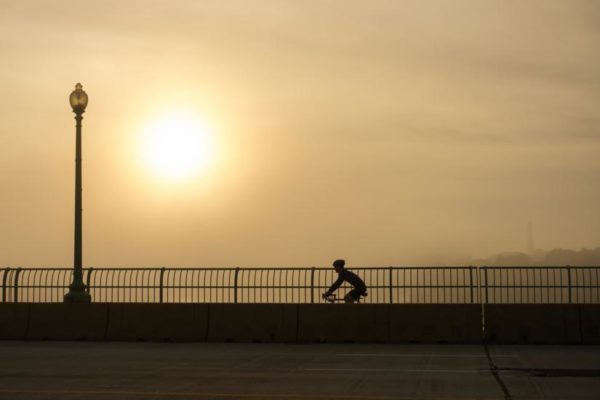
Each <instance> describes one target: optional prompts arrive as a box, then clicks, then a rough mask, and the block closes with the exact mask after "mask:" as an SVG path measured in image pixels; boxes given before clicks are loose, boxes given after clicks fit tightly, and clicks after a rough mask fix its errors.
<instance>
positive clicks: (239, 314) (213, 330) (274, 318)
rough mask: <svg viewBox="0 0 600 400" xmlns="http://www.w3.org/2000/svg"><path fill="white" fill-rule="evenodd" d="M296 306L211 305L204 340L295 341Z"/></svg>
mask: <svg viewBox="0 0 600 400" xmlns="http://www.w3.org/2000/svg"><path fill="white" fill-rule="evenodd" d="M297 314H298V305H297V304H211V305H210V321H209V328H208V341H211V342H227V341H232V342H295V341H296V339H297V333H296V332H297Z"/></svg>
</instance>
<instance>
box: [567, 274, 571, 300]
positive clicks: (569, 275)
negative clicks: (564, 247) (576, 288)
mask: <svg viewBox="0 0 600 400" xmlns="http://www.w3.org/2000/svg"><path fill="white" fill-rule="evenodd" d="M567 276H568V277H569V304H571V266H570V265H567Z"/></svg>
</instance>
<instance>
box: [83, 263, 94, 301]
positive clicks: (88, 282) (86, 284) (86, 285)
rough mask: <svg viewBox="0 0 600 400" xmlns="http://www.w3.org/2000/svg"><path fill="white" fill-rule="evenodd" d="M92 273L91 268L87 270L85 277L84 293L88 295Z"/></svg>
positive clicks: (92, 269)
mask: <svg viewBox="0 0 600 400" xmlns="http://www.w3.org/2000/svg"><path fill="white" fill-rule="evenodd" d="M92 271H94V268H93V267H90V268H88V270H87V275H86V276H85V291H86V292H87V293H88V294H90V282H91V280H92Z"/></svg>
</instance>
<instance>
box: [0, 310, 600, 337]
mask: <svg viewBox="0 0 600 400" xmlns="http://www.w3.org/2000/svg"><path fill="white" fill-rule="evenodd" d="M481 321H482V320H481V306H480V305H476V304H406V305H404V304H393V305H388V304H358V305H356V304H331V305H330V304H127V303H115V304H103V303H92V304H63V303H46V304H43V303H30V304H28V303H0V339H17V340H20V339H32V340H44V339H54V340H150V341H199V342H203V341H219V342H222V341H235V342H280V343H281V342H283V343H285V342H334V343H335V342H337V343H342V342H352V343H390V342H401V343H406V342H408V343H412V342H414V343H480V342H481V340H482V335H481V333H482V325H481ZM485 321H486V338H487V340H488V342H490V343H534V344H535V343H549V344H555V343H572V344H577V343H585V344H598V343H600V305H598V304H588V305H562V304H492V305H486V306H485Z"/></svg>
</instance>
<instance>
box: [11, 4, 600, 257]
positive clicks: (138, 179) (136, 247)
mask: <svg viewBox="0 0 600 400" xmlns="http://www.w3.org/2000/svg"><path fill="white" fill-rule="evenodd" d="M598 43H600V2H596V1H588V0H564V1H556V0H547V1H542V0H539V1H535V0H526V1H519V2H505V1H500V0H490V1H485V2H482V1H478V0H457V1H451V2H450V1H428V0H425V1H380V0H374V1H368V2H367V1H341V0H335V1H334V0H330V1H301V2H298V1H275V0H273V1H268V0H265V1H227V0H225V1H206V2H198V1H195V0H170V1H166V0H147V1H130V2H118V1H112V0H111V1H95V2H75V3H74V2H67V1H44V0H39V1H34V0H3V1H1V2H0V54H1V57H2V60H3V61H2V63H0V87H1V89H2V94H3V96H2V97H0V171H1V174H0V221H2V229H0V266H71V265H72V258H73V255H72V252H73V250H72V249H73V205H74V193H73V190H74V189H73V183H74V146H75V143H74V141H75V137H74V126H75V121H74V119H73V116H74V115H73V113H72V112H71V110H70V108H69V104H68V95H69V93H70V92H71V90H73V88H74V85H75V83H77V82H81V83H82V84H83V88H84V90H86V92H87V93H88V95H89V99H90V100H89V105H88V108H87V110H86V113H85V114H84V120H83V232H84V234H83V263H84V266H99V267H100V266H114V267H118V266H130V267H131V266H182V267H185V266H307V265H316V266H322V265H330V263H331V262H332V261H333V260H334V259H336V258H344V259H346V260H347V262H348V265H349V266H352V265H365V266H368V265H404V264H427V263H436V262H441V261H442V260H448V261H451V260H459V259H466V258H473V259H476V258H482V257H488V256H490V255H491V254H497V253H501V252H506V251H521V252H527V251H528V248H529V247H530V246H533V244H531V245H530V244H529V241H530V233H529V229H530V228H528V224H529V223H530V222H531V224H532V227H533V228H532V231H533V237H534V238H535V247H536V248H542V249H548V250H550V249H553V248H568V249H574V250H579V249H581V248H590V249H594V248H597V247H598V246H600V212H599V208H598V204H600V185H599V184H598V182H600V157H599V156H598V154H600V113H599V112H598V105H599V104H600V74H599V73H598V72H599V71H600V46H598ZM186 130H192V131H194V132H199V131H201V137H200V138H198V137H195V138H194V137H191V136H190V137H188V136H186V135H185V132H186ZM153 135H154V136H153ZM161 135H162V136H161ZM165 135H166V136H165ZM165 138H166V139H165ZM171 139H172V140H171ZM167 150H168V151H170V152H172V153H169V154H167ZM192 150H195V151H192ZM178 152H182V153H181V155H177V154H179V153H178ZM184 153H185V154H184ZM185 157H191V161H189V162H188V161H185V160H184V158H185ZM184 161H185V162H184ZM186 168H187V170H186ZM531 242H532V243H533V239H531Z"/></svg>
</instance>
